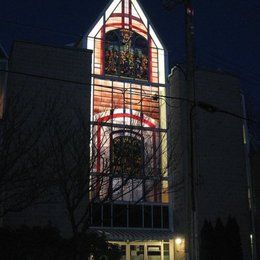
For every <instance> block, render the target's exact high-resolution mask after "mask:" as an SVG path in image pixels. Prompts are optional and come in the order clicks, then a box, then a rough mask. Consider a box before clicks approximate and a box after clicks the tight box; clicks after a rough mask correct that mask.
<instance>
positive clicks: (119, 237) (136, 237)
mask: <svg viewBox="0 0 260 260" xmlns="http://www.w3.org/2000/svg"><path fill="white" fill-rule="evenodd" d="M98 232H99V233H103V234H104V235H105V236H106V237H107V239H108V240H110V241H152V240H155V241H162V240H169V239H173V233H172V232H171V231H170V230H154V229H153V230H140V229H116V230H114V229H99V230H98Z"/></svg>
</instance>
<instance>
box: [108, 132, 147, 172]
mask: <svg viewBox="0 0 260 260" xmlns="http://www.w3.org/2000/svg"><path fill="white" fill-rule="evenodd" d="M142 151H143V144H142V141H141V140H139V139H137V138H136V137H133V136H117V137H115V138H114V139H113V140H112V167H113V173H114V174H123V175H124V174H126V175H132V176H138V175H139V176H140V175H141V173H142V164H143V152H142Z"/></svg>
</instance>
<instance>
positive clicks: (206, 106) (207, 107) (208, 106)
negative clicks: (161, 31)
mask: <svg viewBox="0 0 260 260" xmlns="http://www.w3.org/2000/svg"><path fill="white" fill-rule="evenodd" d="M0 71H1V72H6V73H11V74H17V75H23V76H27V77H34V78H40V79H47V80H53V81H61V82H64V83H71V84H77V85H86V84H88V83H87V82H80V81H74V80H67V79H61V78H54V77H47V76H42V75H37V74H31V73H25V72H19V71H12V70H4V69H1V70H0ZM90 85H91V84H90ZM93 86H97V87H105V88H109V89H116V90H119V91H122V93H123V92H125V89H123V88H119V87H113V86H104V85H102V84H95V83H94V84H93ZM141 91H142V90H140V91H138V92H137V91H136V89H135V90H134V91H133V90H131V91H130V93H132V94H136V95H140V93H141ZM146 96H147V97H148V98H151V99H152V100H154V101H158V100H159V99H163V101H165V100H167V99H172V100H179V101H184V102H189V103H192V104H194V105H195V106H198V107H200V108H202V109H203V110H205V111H207V112H210V113H215V112H219V113H224V114H229V115H231V116H233V117H237V118H239V119H243V120H246V121H250V122H254V123H257V122H256V121H254V120H252V119H249V118H245V117H243V116H241V115H237V114H235V113H232V112H230V111H226V110H223V109H220V108H218V107H216V106H213V105H211V104H208V103H206V102H201V101H198V102H195V101H194V100H190V99H187V98H184V97H172V96H166V95H158V94H150V95H146ZM166 105H169V104H167V102H166Z"/></svg>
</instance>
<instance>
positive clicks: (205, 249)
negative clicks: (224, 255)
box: [200, 220, 215, 260]
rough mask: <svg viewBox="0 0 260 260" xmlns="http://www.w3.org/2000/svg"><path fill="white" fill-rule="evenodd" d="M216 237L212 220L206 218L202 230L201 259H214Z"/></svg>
mask: <svg viewBox="0 0 260 260" xmlns="http://www.w3.org/2000/svg"><path fill="white" fill-rule="evenodd" d="M214 246H215V237H214V229H213V226H212V224H211V222H210V221H208V220H205V221H204V225H203V227H202V229H201V232H200V259H201V260H212V259H214Z"/></svg>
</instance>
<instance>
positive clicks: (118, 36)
mask: <svg viewBox="0 0 260 260" xmlns="http://www.w3.org/2000/svg"><path fill="white" fill-rule="evenodd" d="M105 42H106V44H105V73H106V74H108V75H117V76H124V77H131V78H137V79H143V80H148V68H149V64H148V42H147V40H146V39H145V38H144V37H143V36H141V35H139V34H137V33H135V32H133V31H131V30H128V29H118V30H113V31H109V32H108V33H106V36H105Z"/></svg>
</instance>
